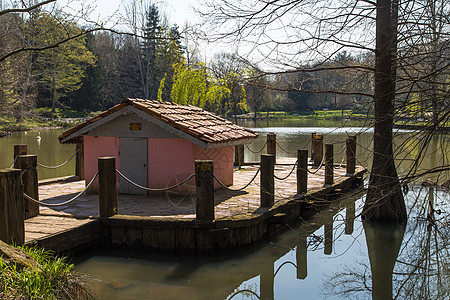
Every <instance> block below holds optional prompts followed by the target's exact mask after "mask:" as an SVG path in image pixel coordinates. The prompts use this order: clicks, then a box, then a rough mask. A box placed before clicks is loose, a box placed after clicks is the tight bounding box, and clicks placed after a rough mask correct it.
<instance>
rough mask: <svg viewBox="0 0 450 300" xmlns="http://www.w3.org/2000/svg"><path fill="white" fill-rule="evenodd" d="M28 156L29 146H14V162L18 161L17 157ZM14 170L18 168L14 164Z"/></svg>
mask: <svg viewBox="0 0 450 300" xmlns="http://www.w3.org/2000/svg"><path fill="white" fill-rule="evenodd" d="M27 154H28V145H27V144H20V145H14V157H13V160H14V161H15V160H16V157H17V156H19V155H27ZM14 168H16V165H15V164H14Z"/></svg>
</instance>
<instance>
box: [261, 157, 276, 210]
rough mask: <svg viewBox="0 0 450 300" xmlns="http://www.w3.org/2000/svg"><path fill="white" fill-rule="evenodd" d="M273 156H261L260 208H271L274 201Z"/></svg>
mask: <svg viewBox="0 0 450 300" xmlns="http://www.w3.org/2000/svg"><path fill="white" fill-rule="evenodd" d="M274 168H275V156H274V155H271V154H262V155H261V188H260V190H261V207H271V206H272V205H273V203H274V199H275V176H274Z"/></svg>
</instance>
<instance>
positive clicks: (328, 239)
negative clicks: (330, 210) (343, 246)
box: [323, 215, 333, 255]
mask: <svg viewBox="0 0 450 300" xmlns="http://www.w3.org/2000/svg"><path fill="white" fill-rule="evenodd" d="M324 235H325V247H324V249H323V253H324V254H325V255H330V254H331V253H332V252H333V216H332V215H331V216H330V219H329V220H328V222H326V223H325V225H324Z"/></svg>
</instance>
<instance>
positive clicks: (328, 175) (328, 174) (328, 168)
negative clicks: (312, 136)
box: [325, 144, 334, 184]
mask: <svg viewBox="0 0 450 300" xmlns="http://www.w3.org/2000/svg"><path fill="white" fill-rule="evenodd" d="M333 172H334V162H333V145H332V144H327V145H325V184H333V182H334V176H333Z"/></svg>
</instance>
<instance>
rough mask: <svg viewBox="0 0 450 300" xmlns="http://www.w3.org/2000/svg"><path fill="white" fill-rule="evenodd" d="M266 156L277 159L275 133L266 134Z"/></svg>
mask: <svg viewBox="0 0 450 300" xmlns="http://www.w3.org/2000/svg"><path fill="white" fill-rule="evenodd" d="M267 154H272V155H273V156H274V157H275V159H276V157H277V135H276V134H275V133H268V134H267Z"/></svg>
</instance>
